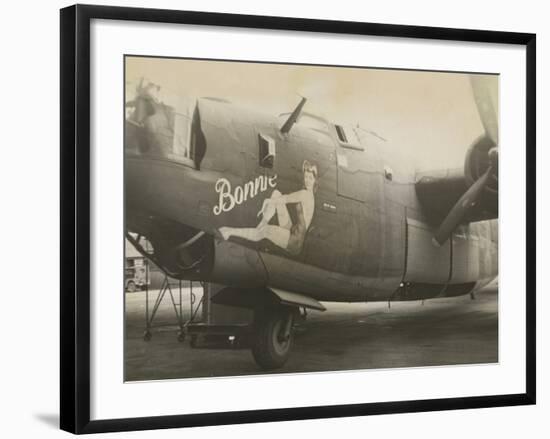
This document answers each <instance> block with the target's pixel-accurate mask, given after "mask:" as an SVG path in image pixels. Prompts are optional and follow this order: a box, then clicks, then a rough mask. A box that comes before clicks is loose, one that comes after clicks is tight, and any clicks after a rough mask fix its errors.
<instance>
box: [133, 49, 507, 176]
mask: <svg viewBox="0 0 550 439" xmlns="http://www.w3.org/2000/svg"><path fill="white" fill-rule="evenodd" d="M142 77H145V78H147V79H149V80H151V81H152V82H154V83H156V84H159V85H160V86H161V98H162V96H163V95H164V96H166V95H174V94H181V95H190V96H195V97H198V96H216V97H224V98H227V99H229V100H231V101H233V102H235V103H239V104H244V105H247V106H251V107H254V108H257V109H259V110H261V111H263V112H267V113H272V114H274V115H278V114H279V113H282V112H288V111H292V109H293V108H294V107H295V106H296V104H297V103H298V102H299V100H300V96H299V95H302V96H305V97H306V98H307V99H308V102H307V103H306V106H305V108H304V110H305V111H309V112H313V113H316V114H320V115H323V116H325V117H327V118H329V119H331V120H333V121H337V122H340V123H344V124H346V123H349V124H354V125H355V124H357V123H359V124H360V125H361V126H362V127H364V128H366V129H370V130H373V131H375V132H377V133H378V134H379V135H381V136H382V137H384V138H386V139H388V147H391V148H393V149H395V150H397V151H403V152H405V151H406V152H407V155H409V156H413V157H414V158H415V159H416V160H417V163H418V166H419V168H421V169H431V168H439V167H457V166H462V164H463V161H464V154H465V151H466V149H467V148H468V147H469V145H470V144H471V143H472V141H473V140H474V139H475V138H476V137H477V136H478V135H479V134H481V133H482V132H483V128H482V125H481V122H480V120H479V116H478V113H477V110H476V107H475V103H474V99H473V95H472V91H471V87H470V81H469V76H468V75H465V74H458V73H434V72H418V71H404V70H381V69H367V68H341V67H316V66H296V65H278V64H258V63H243V62H224V61H200V60H180V59H162V58H135V57H134V58H126V84H127V87H128V91H127V93H128V94H130V95H131V94H132V92H133V90H134V89H135V84H136V83H137V82H138V81H139V79H140V78H142ZM486 82H487V84H488V86H489V87H490V89H491V96H492V100H493V103H494V104H495V105H496V104H497V102H496V101H497V98H498V77H497V76H488V77H487V80H486ZM496 108H498V105H496Z"/></svg>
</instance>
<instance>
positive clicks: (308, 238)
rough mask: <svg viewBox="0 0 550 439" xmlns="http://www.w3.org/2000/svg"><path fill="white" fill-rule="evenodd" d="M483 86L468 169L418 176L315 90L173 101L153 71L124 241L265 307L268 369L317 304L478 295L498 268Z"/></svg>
mask: <svg viewBox="0 0 550 439" xmlns="http://www.w3.org/2000/svg"><path fill="white" fill-rule="evenodd" d="M471 86H472V87H471V88H472V99H473V100H474V101H475V103H476V106H477V110H478V113H479V116H480V120H481V122H482V125H483V127H484V134H483V135H481V136H480V137H479V138H478V139H477V140H476V141H474V143H473V144H472V145H470V146H469V148H468V149H467V148H466V147H467V145H465V150H466V149H467V153H466V154H465V156H464V158H463V163H462V164H461V165H460V166H459V167H457V168H451V169H441V170H439V171H432V172H419V171H417V170H416V167H415V164H414V163H412V162H410V161H408V160H403V159H401V160H400V159H399V158H398V157H397V158H396V157H395V154H394V153H393V154H390V151H391V148H388V147H387V141H386V140H385V139H383V138H382V137H380V136H379V135H377V134H376V133H374V132H372V131H369V130H367V129H365V128H363V127H361V126H358V125H355V126H344V125H340V124H338V123H334V122H332V121H330V120H327V119H325V118H323V117H321V116H318V115H316V114H311V113H309V112H308V111H307V103H306V97H302V98H301V100H300V101H299V102H297V105H296V107H295V108H294V109H293V111H290V112H288V113H285V114H280V115H278V116H277V115H265V114H262V113H260V112H257V111H250V110H247V109H245V108H243V107H241V106H239V105H237V104H235V103H233V102H229V101H227V100H225V99H221V98H212V97H205V98H198V99H193V100H188V99H185V98H182V99H181V100H180V101H178V102H179V103H178V104H175V105H168V104H166V103H164V102H163V101H161V100H160V99H159V98H158V91H159V89H160V87H159V86H158V85H156V84H154V83H153V82H149V81H141V83H140V84H139V85H138V86H137V89H136V93H135V97H134V98H133V99H132V100H129V101H128V102H127V103H126V110H127V111H126V121H125V141H124V151H125V209H126V236H127V237H128V239H130V240H131V241H132V242H133V244H134V245H135V246H136V247H137V248H138V249H139V250H140V251H142V252H143V253H144V254H145V255H146V256H147V257H149V258H150V259H151V260H152V261H153V262H154V263H156V264H157V265H158V266H159V267H161V268H162V269H163V270H164V271H165V272H166V273H167V274H168V275H169V276H172V277H174V278H177V279H187V280H191V281H195V280H199V281H205V282H212V283H217V284H221V285H223V286H224V287H223V288H222V289H221V290H220V291H218V292H217V293H216V294H215V295H214V296H213V297H212V302H214V303H219V304H225V305H232V306H237V307H243V308H248V309H251V310H253V312H254V319H253V323H252V327H253V340H252V341H251V343H250V346H251V349H252V353H253V356H254V358H255V360H256V362H257V363H258V365H259V366H260V367H262V368H264V369H268V370H269V369H276V368H279V367H281V366H282V365H283V364H284V363H285V362H286V360H287V359H288V357H289V353H290V350H291V346H292V342H293V326H294V322H295V321H296V319H298V318H299V317H300V316H301V315H302V313H301V311H302V310H306V309H315V310H321V311H322V310H324V309H325V306H324V305H323V304H322V303H321V302H371V301H393V300H419V299H430V298H437V297H452V296H459V295H464V294H469V293H471V294H473V293H474V292H475V291H477V290H479V289H480V288H482V287H483V286H485V285H486V284H488V283H489V282H490V281H492V280H493V279H494V278H495V277H496V276H497V274H498V263H497V253H498V222H497V218H498V149H497V148H498V120H497V119H498V116H497V110H496V108H495V104H494V103H493V102H492V100H491V99H490V97H489V92H488V89H487V87H486V86H485V85H484V81H483V78H481V77H476V76H475V75H472V76H471ZM136 236H137V238H136ZM141 237H144V238H146V239H147V240H148V241H149V242H150V243H151V244H152V247H153V249H154V251H153V252H152V253H151V252H146V251H145V250H144V248H143V247H142V245H141V244H140V239H141Z"/></svg>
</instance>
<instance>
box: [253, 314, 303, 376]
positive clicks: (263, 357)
mask: <svg viewBox="0 0 550 439" xmlns="http://www.w3.org/2000/svg"><path fill="white" fill-rule="evenodd" d="M293 322H294V313H293V312H292V309H290V308H283V307H281V308H280V309H275V310H269V311H264V312H258V313H257V316H256V321H255V328H256V337H255V340H254V342H253V345H252V355H253V356H254V359H255V360H256V363H257V364H258V365H259V366H260V367H261V368H262V369H265V370H272V369H278V368H280V367H282V366H283V365H284V364H285V363H286V361H287V360H288V357H289V355H290V348H291V347H292V342H293V333H292V325H293Z"/></svg>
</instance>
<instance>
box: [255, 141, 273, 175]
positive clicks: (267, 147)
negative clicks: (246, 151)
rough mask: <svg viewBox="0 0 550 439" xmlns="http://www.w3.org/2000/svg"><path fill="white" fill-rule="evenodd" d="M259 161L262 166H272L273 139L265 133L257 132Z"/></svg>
mask: <svg viewBox="0 0 550 439" xmlns="http://www.w3.org/2000/svg"><path fill="white" fill-rule="evenodd" d="M258 145H259V154H258V157H259V161H260V166H261V167H263V168H273V163H274V162H275V140H273V139H272V138H271V137H269V136H266V135H265V134H258Z"/></svg>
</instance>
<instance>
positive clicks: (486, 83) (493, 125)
mask: <svg viewBox="0 0 550 439" xmlns="http://www.w3.org/2000/svg"><path fill="white" fill-rule="evenodd" d="M494 80H495V79H494V78H493V77H487V76H479V75H472V76H470V84H471V86H472V92H473V94H474V99H475V102H476V107H477V111H478V113H479V118H480V119H481V123H482V124H483V128H484V129H485V133H486V135H487V136H488V137H489V138H490V139H491V141H492V143H493V146H495V145H498V114H497V112H496V109H495V104H496V103H495V102H493V99H492V96H491V87H490V86H491V83H490V82H492V81H494Z"/></svg>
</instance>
